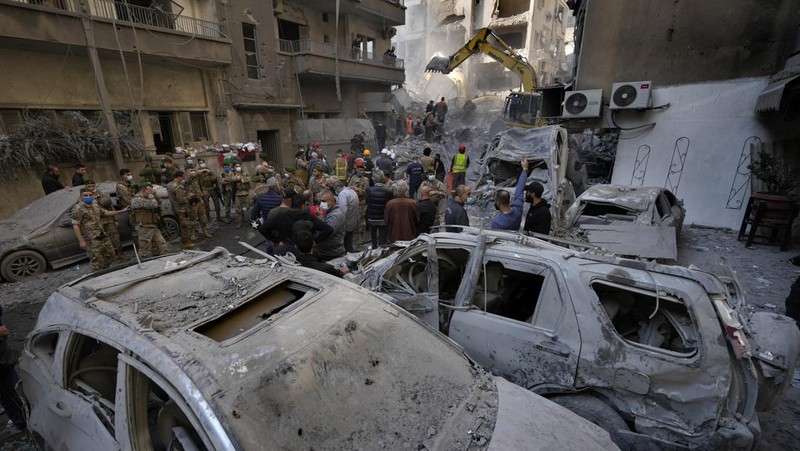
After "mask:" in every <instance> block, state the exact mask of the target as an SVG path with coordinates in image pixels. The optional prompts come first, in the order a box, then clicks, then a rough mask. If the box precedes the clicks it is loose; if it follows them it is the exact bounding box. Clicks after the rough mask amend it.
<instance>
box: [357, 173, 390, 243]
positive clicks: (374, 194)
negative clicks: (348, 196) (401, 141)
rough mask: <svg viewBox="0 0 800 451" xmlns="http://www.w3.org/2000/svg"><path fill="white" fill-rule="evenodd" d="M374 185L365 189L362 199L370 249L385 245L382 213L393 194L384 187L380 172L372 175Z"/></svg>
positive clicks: (384, 177) (383, 175) (382, 176)
mask: <svg viewBox="0 0 800 451" xmlns="http://www.w3.org/2000/svg"><path fill="white" fill-rule="evenodd" d="M372 178H373V180H375V185H373V186H370V187H369V188H367V190H366V192H365V195H364V198H365V200H366V203H367V224H368V225H369V231H370V234H371V235H372V248H373V249H374V248H376V247H378V246H381V245H383V244H386V221H385V220H384V217H383V212H384V211H385V209H386V203H387V202H389V201H390V200H392V198H393V197H394V193H392V191H391V190H390V189H389V188H387V187H386V185H384V181H385V180H386V175H385V174H384V173H383V171H381V170H376V171H374V172H373V173H372Z"/></svg>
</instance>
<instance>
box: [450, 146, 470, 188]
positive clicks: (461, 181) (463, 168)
mask: <svg viewBox="0 0 800 451" xmlns="http://www.w3.org/2000/svg"><path fill="white" fill-rule="evenodd" d="M468 167H469V157H468V156H467V148H466V147H464V146H460V147H459V148H458V153H457V154H455V155H454V156H453V159H452V160H450V172H452V173H453V185H452V190H453V191H455V189H456V188H457V187H458V186H459V185H466V183H467V168H468Z"/></svg>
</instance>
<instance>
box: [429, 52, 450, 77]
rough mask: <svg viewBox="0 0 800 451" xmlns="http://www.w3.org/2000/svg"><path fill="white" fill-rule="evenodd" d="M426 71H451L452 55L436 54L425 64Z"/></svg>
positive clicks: (446, 72)
mask: <svg viewBox="0 0 800 451" xmlns="http://www.w3.org/2000/svg"><path fill="white" fill-rule="evenodd" d="M425 72H441V73H443V74H448V73H450V57H448V56H434V57H433V58H431V61H430V62H429V63H428V65H427V66H425Z"/></svg>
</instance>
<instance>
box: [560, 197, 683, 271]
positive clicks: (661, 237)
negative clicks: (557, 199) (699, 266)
mask: <svg viewBox="0 0 800 451" xmlns="http://www.w3.org/2000/svg"><path fill="white" fill-rule="evenodd" d="M685 214H686V211H685V210H684V208H683V203H682V202H681V201H680V200H678V199H677V198H676V197H675V195H674V194H672V193H671V192H670V191H669V190H667V189H664V188H661V187H646V186H620V185H594V186H592V187H590V188H589V189H587V190H586V191H584V192H583V193H582V194H581V195H580V196H578V198H577V199H576V200H575V202H574V203H573V204H572V206H570V207H569V210H567V213H566V215H565V218H564V225H565V227H566V229H567V233H570V234H573V235H575V234H578V235H580V237H581V238H583V239H585V240H586V241H588V242H590V243H592V244H596V245H598V246H600V247H602V248H605V249H608V250H610V251H612V252H614V253H616V254H618V255H622V256H636V257H642V258H660V259H666V260H675V259H677V257H678V245H677V240H678V237H679V236H680V233H681V226H682V225H683V218H684V216H685Z"/></svg>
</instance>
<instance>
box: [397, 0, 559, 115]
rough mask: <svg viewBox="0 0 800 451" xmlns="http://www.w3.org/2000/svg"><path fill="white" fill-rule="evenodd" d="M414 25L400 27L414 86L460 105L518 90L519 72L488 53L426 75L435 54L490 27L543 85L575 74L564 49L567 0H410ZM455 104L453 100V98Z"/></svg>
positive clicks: (409, 81) (409, 19)
mask: <svg viewBox="0 0 800 451" xmlns="http://www.w3.org/2000/svg"><path fill="white" fill-rule="evenodd" d="M405 4H406V6H407V8H408V11H407V22H408V24H407V25H406V26H404V27H400V28H399V29H398V34H397V37H395V39H394V41H395V42H396V43H397V52H398V56H400V57H401V58H403V59H404V60H405V61H406V68H407V71H406V78H407V84H408V86H409V89H411V90H412V91H414V92H416V93H418V94H419V95H420V96H422V97H426V98H427V97H430V98H431V99H433V98H437V99H438V97H441V96H444V97H446V98H447V99H452V100H454V101H457V102H458V103H459V104H460V103H463V102H464V101H465V100H467V99H471V98H473V97H475V96H478V95H482V94H496V93H499V92H503V91H507V90H511V89H518V88H519V86H520V80H519V76H518V75H516V74H514V73H511V72H510V71H508V70H505V69H504V68H503V66H502V65H498V64H497V62H496V61H494V60H492V59H491V58H489V57H488V56H484V55H481V56H476V57H475V58H472V59H471V60H469V61H466V62H465V63H464V64H463V65H461V67H460V68H459V69H457V70H454V71H453V72H451V73H450V74H447V75H442V74H425V73H424V70H425V65H426V64H427V62H428V61H429V60H430V59H431V57H432V56H434V55H436V54H439V55H450V54H452V53H453V52H454V51H456V50H457V49H459V48H460V47H461V46H463V45H464V43H465V42H467V41H469V39H470V38H472V36H473V35H474V34H475V32H476V31H477V30H479V29H481V28H485V27H486V28H490V29H491V30H492V31H493V32H494V33H495V34H496V35H497V36H499V37H500V38H501V39H503V40H504V41H505V42H507V43H508V44H509V45H510V46H511V47H513V48H514V49H515V50H516V51H517V52H518V53H519V54H520V55H522V56H524V57H525V58H527V59H528V62H529V63H530V64H531V66H533V68H534V69H535V70H536V74H537V80H536V83H537V85H538V86H547V85H551V84H554V83H556V82H559V81H564V80H565V79H566V78H567V76H568V75H569V69H568V66H567V59H566V56H565V54H564V48H565V32H566V25H567V20H568V15H569V10H568V8H567V5H566V3H565V2H564V1H563V0H495V1H487V2H471V1H464V0H447V1H430V0H409V1H406V3H405ZM451 103H452V102H451Z"/></svg>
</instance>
